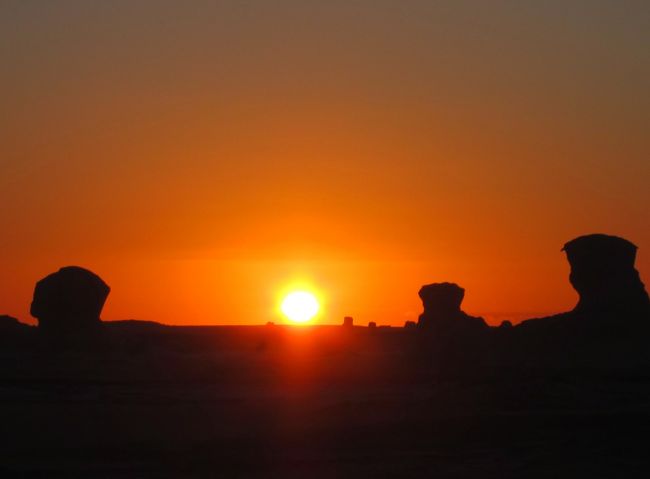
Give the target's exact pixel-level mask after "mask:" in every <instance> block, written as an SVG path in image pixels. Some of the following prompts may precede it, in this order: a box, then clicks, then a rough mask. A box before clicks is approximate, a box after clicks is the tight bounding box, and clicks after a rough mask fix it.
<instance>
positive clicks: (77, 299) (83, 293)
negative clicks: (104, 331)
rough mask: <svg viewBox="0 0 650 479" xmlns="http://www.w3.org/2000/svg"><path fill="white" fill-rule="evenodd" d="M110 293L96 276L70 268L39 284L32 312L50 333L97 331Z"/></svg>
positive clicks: (78, 268) (85, 270) (35, 292)
mask: <svg viewBox="0 0 650 479" xmlns="http://www.w3.org/2000/svg"><path fill="white" fill-rule="evenodd" d="M109 292H110V288H109V286H108V285H107V284H106V283H105V282H104V281H103V280H102V279H101V278H100V277H99V276H97V275H96V274H94V273H93V272H91V271H88V270H87V269H84V268H80V267H77V266H67V267H64V268H61V269H60V270H59V271H57V272H56V273H52V274H50V275H49V276H46V277H45V278H43V279H42V280H40V281H39V282H37V283H36V288H35V289H34V299H33V300H32V306H31V311H30V312H31V315H32V316H34V317H35V318H37V319H38V325H39V328H40V329H42V330H45V331H48V332H67V331H84V330H89V329H94V328H95V327H96V326H98V325H99V324H100V323H101V320H100V314H101V312H102V308H103V307H104V303H105V302H106V298H107V297H108V293H109Z"/></svg>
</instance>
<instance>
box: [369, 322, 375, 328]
mask: <svg viewBox="0 0 650 479" xmlns="http://www.w3.org/2000/svg"><path fill="white" fill-rule="evenodd" d="M376 328H377V323H375V322H374V321H370V322H369V323H368V329H376Z"/></svg>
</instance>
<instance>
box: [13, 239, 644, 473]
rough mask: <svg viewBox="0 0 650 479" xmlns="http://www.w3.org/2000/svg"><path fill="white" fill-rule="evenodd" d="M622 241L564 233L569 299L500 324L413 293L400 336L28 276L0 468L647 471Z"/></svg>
mask: <svg viewBox="0 0 650 479" xmlns="http://www.w3.org/2000/svg"><path fill="white" fill-rule="evenodd" d="M636 250H637V248H636V246H635V245H634V244H632V243H631V242H629V241H627V240H625V239H623V238H619V237H614V236H607V235H602V234H593V235H587V236H582V237H579V238H576V239H574V240H572V241H569V242H568V243H566V244H565V245H564V248H563V251H564V252H565V253H566V256H567V259H568V261H569V263H570V266H571V274H570V277H569V280H570V282H571V285H572V286H573V287H574V288H575V290H576V291H577V293H578V295H579V301H578V303H577V305H576V306H575V308H574V309H573V310H571V311H568V312H565V313H561V314H558V315H555V316H550V317H545V318H532V319H528V320H526V321H523V322H521V323H520V324H517V325H512V324H511V323H509V322H507V321H506V322H504V323H502V324H501V325H500V326H498V327H491V326H488V324H487V323H486V322H485V321H484V320H483V318H480V317H473V316H471V315H469V314H467V313H465V312H464V311H463V310H462V309H461V304H462V301H463V298H464V295H465V290H464V289H463V288H462V287H461V286H459V285H457V284H455V283H451V282H440V283H433V284H428V285H425V286H422V288H421V289H420V290H419V293H418V294H419V296H420V298H421V300H422V304H423V312H422V314H421V315H420V316H419V319H418V321H417V324H415V323H413V322H409V323H407V324H406V325H405V327H404V328H396V327H386V326H381V325H377V324H375V323H374V322H371V323H370V324H369V326H368V327H359V326H355V325H354V322H353V319H352V318H351V317H346V318H344V320H343V323H342V326H308V327H300V328H294V327H291V326H284V325H275V324H273V323H269V324H266V325H264V326H214V327H208V326H201V327H200V326H195V327H190V326H165V325H162V324H158V323H154V322H144V321H114V322H102V321H101V319H100V318H101V311H102V308H103V306H104V303H105V301H106V299H107V297H108V295H109V293H110V287H109V286H108V285H107V284H106V283H105V282H104V281H103V280H102V279H101V278H100V276H98V275H97V274H95V273H93V272H91V271H88V270H86V269H83V268H80V267H76V266H68V267H64V268H61V269H60V270H59V271H57V272H54V273H52V274H50V275H48V276H47V277H45V278H43V279H41V280H40V281H38V282H37V283H36V286H35V290H34V296H33V302H32V305H31V314H32V315H33V316H34V317H35V318H36V319H37V320H38V326H37V327H33V326H28V325H26V324H23V323H20V322H19V321H18V320H16V319H15V318H11V317H9V316H0V346H1V348H2V349H1V350H2V354H3V361H2V363H1V365H0V375H1V376H0V377H1V378H2V383H1V384H2V388H3V392H2V408H1V409H0V419H1V421H2V424H3V431H4V433H3V441H2V446H3V452H2V458H3V459H2V461H1V462H0V473H1V474H2V477H481V478H486V477H646V474H647V471H648V466H649V465H650V464H649V463H650V459H648V453H647V446H648V439H647V438H648V437H650V415H649V414H650V348H648V339H650V300H649V299H648V294H647V292H646V290H645V287H644V285H643V283H642V281H641V279H640V277H639V274H638V272H637V270H636V269H635V257H636ZM442 279H452V280H453V278H442ZM560 279H561V278H558V280H560ZM415 293H416V292H415V291H414V294H415Z"/></svg>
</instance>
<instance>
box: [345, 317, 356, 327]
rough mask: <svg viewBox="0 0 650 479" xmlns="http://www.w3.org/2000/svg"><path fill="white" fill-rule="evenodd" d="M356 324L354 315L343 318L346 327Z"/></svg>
mask: <svg viewBox="0 0 650 479" xmlns="http://www.w3.org/2000/svg"><path fill="white" fill-rule="evenodd" d="M353 325H354V319H353V318H352V316H346V317H345V318H343V326H344V327H346V328H351V327H352V326H353Z"/></svg>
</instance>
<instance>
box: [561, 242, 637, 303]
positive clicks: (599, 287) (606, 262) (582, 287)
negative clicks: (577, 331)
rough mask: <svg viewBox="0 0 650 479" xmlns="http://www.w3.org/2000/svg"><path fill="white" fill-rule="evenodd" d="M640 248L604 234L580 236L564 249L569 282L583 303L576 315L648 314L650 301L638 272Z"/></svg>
mask: <svg viewBox="0 0 650 479" xmlns="http://www.w3.org/2000/svg"><path fill="white" fill-rule="evenodd" d="M636 250H637V247H636V246H635V245H634V244H632V243H631V242H629V241H627V240H626V239H623V238H619V237H617V236H609V235H604V234H591V235H587V236H580V237H578V238H576V239H573V240H571V241H569V242H568V243H566V244H565V245H564V248H563V251H564V252H566V255H567V259H568V260H569V263H570V265H571V274H570V276H569V281H571V285H572V286H573V287H574V289H575V290H576V291H577V292H578V294H579V296H580V299H579V301H578V304H577V305H576V307H575V311H576V312H581V313H582V312H584V313H596V314H607V313H633V314H635V313H648V312H650V300H649V299H648V293H647V292H646V290H645V287H644V285H643V283H642V282H641V279H640V278H639V273H638V271H637V270H636V269H635V268H634V261H635V258H636Z"/></svg>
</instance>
